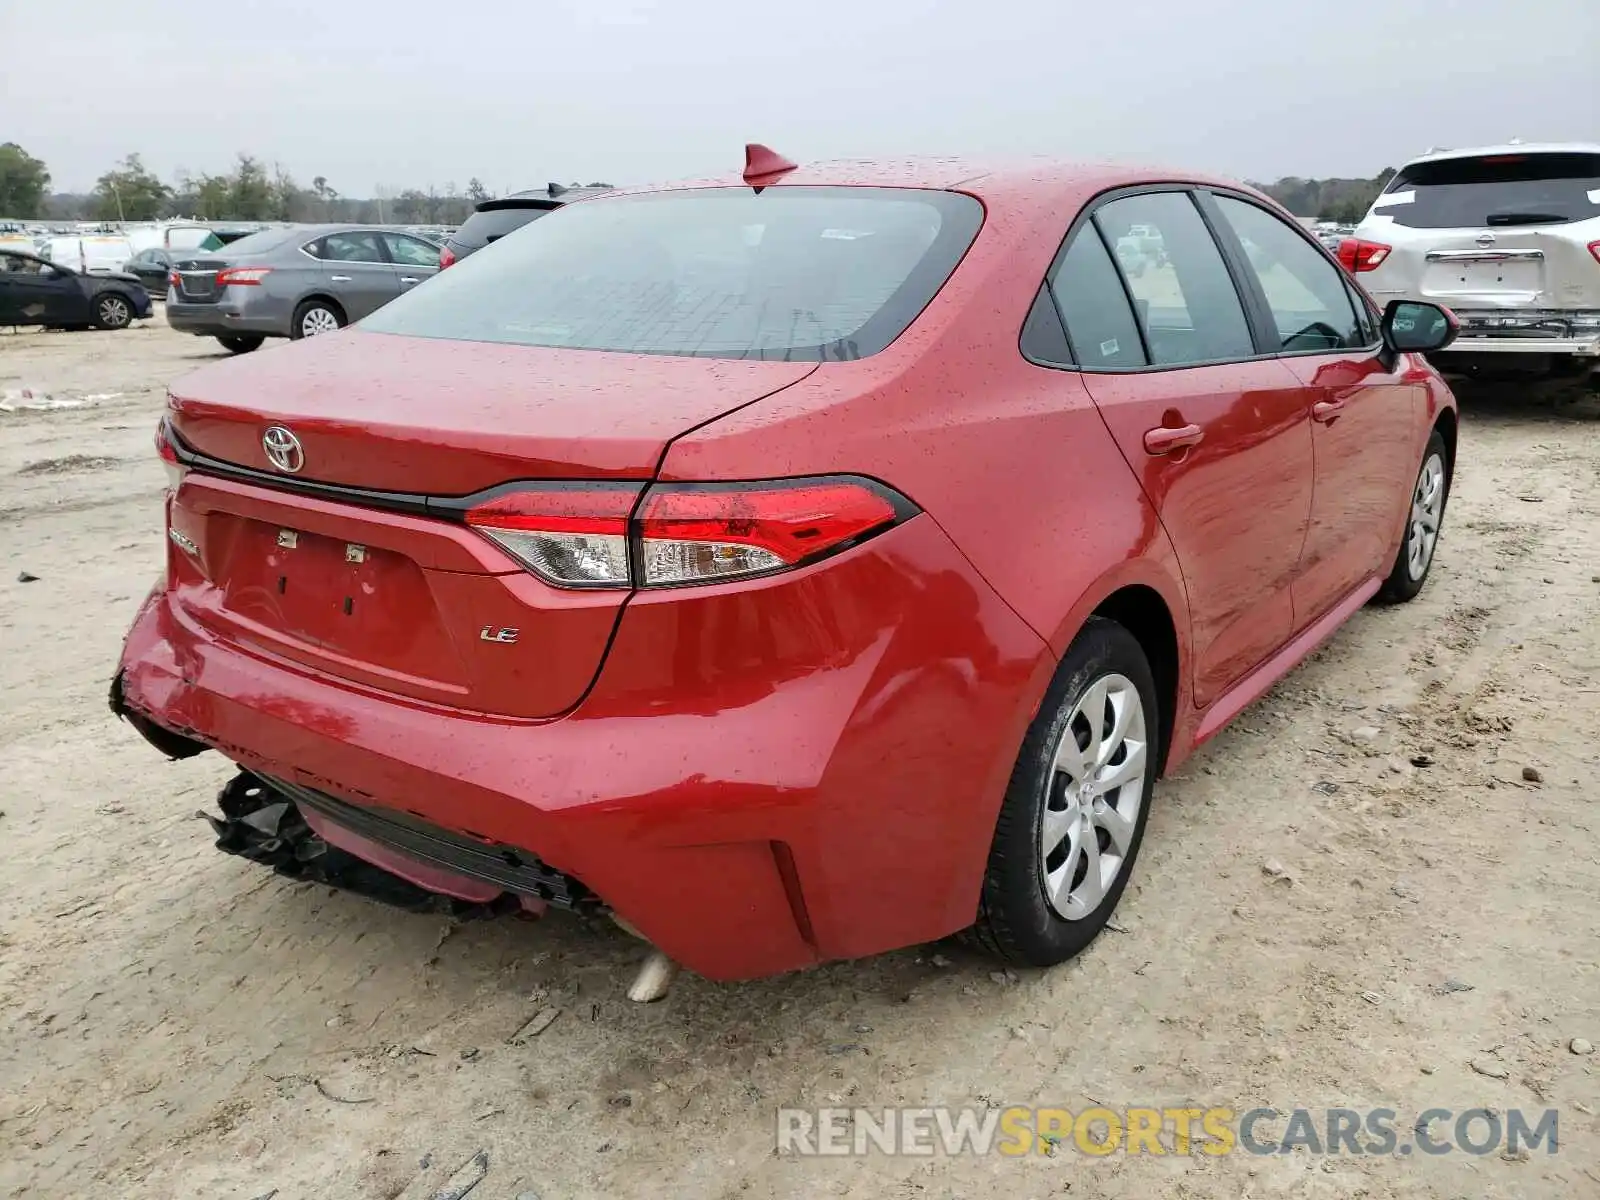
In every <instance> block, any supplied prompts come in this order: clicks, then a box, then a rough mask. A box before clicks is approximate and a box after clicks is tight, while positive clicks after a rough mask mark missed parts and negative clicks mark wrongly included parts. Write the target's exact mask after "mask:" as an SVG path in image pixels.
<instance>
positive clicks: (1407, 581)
mask: <svg viewBox="0 0 1600 1200" xmlns="http://www.w3.org/2000/svg"><path fill="white" fill-rule="evenodd" d="M1449 498H1450V468H1449V457H1448V455H1447V453H1446V451H1445V446H1444V438H1443V437H1441V436H1440V434H1439V431H1438V430H1437V429H1436V430H1434V431H1433V436H1431V437H1430V438H1429V439H1428V448H1427V449H1426V450H1424V451H1423V452H1422V468H1421V469H1420V470H1419V471H1418V472H1417V482H1416V485H1415V486H1414V487H1412V489H1411V509H1410V511H1409V512H1408V513H1407V514H1406V536H1405V538H1404V539H1403V540H1402V541H1401V543H1400V553H1399V554H1397V555H1395V560H1394V566H1393V567H1392V568H1391V569H1390V571H1389V578H1388V579H1386V580H1384V581H1383V587H1381V588H1380V589H1379V590H1378V598H1379V599H1380V600H1387V601H1389V602H1391V603H1396V604H1401V603H1404V602H1405V601H1407V600H1410V599H1412V598H1413V597H1414V596H1416V594H1417V593H1418V592H1420V591H1422V585H1423V584H1424V583H1426V582H1427V581H1428V572H1429V571H1431V570H1432V569H1433V552H1434V549H1435V548H1436V547H1437V546H1438V544H1439V527H1440V526H1441V525H1442V524H1444V506H1445V501H1446V500H1448V499H1449Z"/></svg>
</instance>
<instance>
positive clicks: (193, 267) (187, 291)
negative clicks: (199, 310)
mask: <svg viewBox="0 0 1600 1200" xmlns="http://www.w3.org/2000/svg"><path fill="white" fill-rule="evenodd" d="M229 265H231V264H230V263H229V262H228V261H227V260H226V259H219V258H184V259H179V260H178V261H176V262H174V263H173V264H172V269H173V270H174V271H175V272H176V273H177V276H178V299H179V300H182V301H183V302H184V303H186V304H214V303H215V302H216V300H217V297H218V296H219V295H220V294H221V292H220V291H219V290H218V288H217V272H218V271H220V270H222V268H223V267H226V266H229Z"/></svg>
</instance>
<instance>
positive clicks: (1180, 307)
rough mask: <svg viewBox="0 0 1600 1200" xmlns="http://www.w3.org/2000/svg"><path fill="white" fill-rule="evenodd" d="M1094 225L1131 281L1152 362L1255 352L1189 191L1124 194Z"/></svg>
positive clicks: (1241, 311)
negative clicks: (1097, 227) (1098, 228)
mask: <svg viewBox="0 0 1600 1200" xmlns="http://www.w3.org/2000/svg"><path fill="white" fill-rule="evenodd" d="M1094 220H1095V223H1096V224H1097V225H1098V226H1099V227H1100V232H1101V235H1102V236H1103V237H1104V238H1105V240H1106V244H1107V245H1109V246H1111V247H1112V250H1113V252H1114V254H1115V256H1116V261H1117V264H1118V266H1120V268H1121V269H1122V274H1123V277H1124V278H1126V279H1127V281H1128V290H1129V291H1130V292H1131V293H1132V294H1133V302H1134V307H1135V309H1136V310H1137V315H1138V318H1139V324H1140V326H1141V327H1142V328H1143V329H1144V334H1145V344H1146V345H1147V346H1148V347H1149V351H1150V361H1151V363H1152V364H1155V365H1157V366H1184V365H1191V364H1196V363H1206V362H1227V361H1230V360H1232V361H1237V360H1239V359H1245V358H1250V357H1252V356H1253V355H1254V354H1255V352H1256V351H1255V343H1254V342H1253V341H1252V339H1251V336H1250V325H1249V322H1247V321H1246V320H1245V315H1244V305H1243V304H1242V303H1241V302H1240V300H1239V293H1238V291H1237V289H1235V288H1234V286H1233V278H1232V277H1231V276H1230V275H1229V274H1228V268H1227V264H1226V263H1225V262H1224V261H1223V258H1222V251H1221V250H1219V249H1218V248H1217V244H1216V242H1215V241H1214V240H1213V239H1212V237H1211V231H1210V230H1209V229H1207V228H1206V224H1205V221H1204V220H1203V219H1202V218H1201V216H1200V210H1199V209H1197V208H1196V207H1195V204H1194V200H1193V199H1192V198H1191V197H1190V196H1189V194H1188V193H1187V192H1145V193H1141V194H1139V195H1134V196H1124V197H1122V198H1121V199H1119V200H1112V201H1111V202H1109V203H1107V204H1104V205H1102V206H1101V207H1100V208H1099V209H1098V210H1096V212H1095V217H1094ZM1070 332H1071V326H1070V323H1069V325H1068V333H1069V334H1070Z"/></svg>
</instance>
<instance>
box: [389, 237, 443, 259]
mask: <svg viewBox="0 0 1600 1200" xmlns="http://www.w3.org/2000/svg"><path fill="white" fill-rule="evenodd" d="M383 240H384V241H386V242H388V243H389V257H390V258H392V259H394V261H395V262H397V263H400V264H402V265H404V266H408V267H437V266H438V265H439V247H437V246H434V245H431V244H430V243H428V242H425V241H423V240H422V239H421V238H414V237H407V236H406V235H405V234H403V233H386V234H384V235H383Z"/></svg>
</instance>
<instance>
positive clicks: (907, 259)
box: [363, 186, 983, 362]
mask: <svg viewBox="0 0 1600 1200" xmlns="http://www.w3.org/2000/svg"><path fill="white" fill-rule="evenodd" d="M982 221H983V208H982V206H981V205H980V204H979V203H978V202H977V201H976V200H974V199H973V198H972V197H970V196H964V195H960V194H957V193H954V192H934V191H913V190H906V189H892V188H816V187H782V186H779V187H771V188H767V189H766V190H765V191H763V192H761V193H760V194H759V195H758V194H756V193H755V192H753V191H747V190H745V189H743V188H715V189H706V190H697V191H681V192H656V193H650V194H646V195H641V196H626V197H616V198H612V199H601V200H589V201H585V202H584V203H582V204H574V205H571V206H570V207H568V208H565V209H562V210H561V211H560V212H558V213H556V214H554V215H553V216H552V217H551V218H550V219H549V220H544V221H539V222H538V223H536V224H534V225H532V226H530V227H528V228H527V229H526V230H524V231H522V232H521V233H519V234H517V236H516V237H514V238H508V239H507V240H506V242H505V243H504V244H503V245H502V246H500V247H498V248H497V249H496V252H495V253H493V254H480V255H474V256H472V257H471V258H468V259H466V260H464V261H463V262H462V263H461V264H460V265H459V266H457V267H452V268H451V269H450V270H448V271H446V272H444V273H443V274H441V275H440V276H438V278H437V279H435V280H433V281H431V282H430V283H429V284H428V286H427V287H423V288H418V289H416V290H415V291H413V292H409V293H407V294H406V295H403V296H401V297H400V298H399V299H398V300H396V301H395V302H393V303H392V304H389V305H387V306H385V307H384V308H381V309H379V310H378V312H376V313H375V314H373V316H372V317H370V318H368V319H367V320H366V321H364V322H363V325H364V326H365V327H366V328H368V329H376V330H379V331H381V332H384V333H401V334H409V335H411V336H416V337H437V338H457V339H462V340H465V341H481V342H510V343H516V344H520V345H528V346H553V347H564V348H571V349H581V350H618V351H625V352H629V353H634V354H672V355H697V356H702V357H709V358H776V359H787V360H794V361H801V362H818V361H826V360H830V359H849V358H861V357H863V356H865V355H868V354H875V353H877V352H878V351H879V350H882V349H883V348H884V347H885V346H887V345H888V344H889V343H890V342H892V341H894V339H895V338H897V337H899V336H900V334H901V333H902V332H903V331H904V330H905V328H906V327H907V326H908V325H910V324H911V322H912V321H913V320H915V319H916V317H917V314H918V313H920V312H921V311H922V310H923V308H925V307H926V306H927V304H928V302H929V301H930V300H931V299H933V297H934V295H935V294H936V293H937V292H938V290H939V289H940V288H941V287H942V286H944V282H945V280H946V279H948V278H949V276H950V273H951V272H952V271H953V270H954V269H955V266H956V263H957V262H959V261H960V259H961V256H962V255H963V254H964V253H965V252H966V249H967V247H968V246H969V245H971V244H972V239H973V238H974V237H975V236H976V235H977V232H978V227H979V226H980V225H981V224H982Z"/></svg>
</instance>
